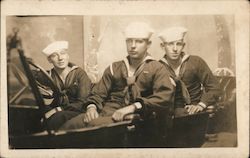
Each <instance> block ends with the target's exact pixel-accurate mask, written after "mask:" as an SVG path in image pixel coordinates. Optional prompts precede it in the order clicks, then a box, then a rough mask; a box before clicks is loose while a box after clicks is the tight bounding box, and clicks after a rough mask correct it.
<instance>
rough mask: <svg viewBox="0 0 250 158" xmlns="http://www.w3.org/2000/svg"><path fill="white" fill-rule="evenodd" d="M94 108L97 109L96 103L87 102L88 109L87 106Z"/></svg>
mask: <svg viewBox="0 0 250 158" xmlns="http://www.w3.org/2000/svg"><path fill="white" fill-rule="evenodd" d="M92 107H93V108H95V109H97V107H96V105H95V104H89V105H88V106H87V109H89V108H92Z"/></svg>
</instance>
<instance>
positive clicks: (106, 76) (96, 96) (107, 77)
mask: <svg viewBox="0 0 250 158" xmlns="http://www.w3.org/2000/svg"><path fill="white" fill-rule="evenodd" d="M112 77H113V76H112V74H111V71H110V67H108V68H107V69H106V70H105V71H104V73H103V76H102V78H101V80H100V81H99V82H98V83H96V84H95V85H94V87H93V89H92V91H91V93H90V96H89V97H88V99H87V103H86V106H87V105H89V104H95V105H96V106H97V110H98V111H100V110H101V109H102V108H103V105H102V103H103V102H104V101H105V100H106V98H107V97H108V96H109V91H110V89H111V87H112ZM85 108H86V107H85Z"/></svg>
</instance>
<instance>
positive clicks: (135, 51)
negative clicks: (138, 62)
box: [126, 38, 151, 59]
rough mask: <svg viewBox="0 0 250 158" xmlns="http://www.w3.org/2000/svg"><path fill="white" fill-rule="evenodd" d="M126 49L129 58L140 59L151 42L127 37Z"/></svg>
mask: <svg viewBox="0 0 250 158" xmlns="http://www.w3.org/2000/svg"><path fill="white" fill-rule="evenodd" d="M126 44H127V51H128V55H129V57H130V58H133V59H142V58H143V57H144V56H145V53H146V52H147V49H148V48H149V46H150V44H151V42H150V41H148V39H142V38H127V39H126Z"/></svg>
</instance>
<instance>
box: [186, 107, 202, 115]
mask: <svg viewBox="0 0 250 158" xmlns="http://www.w3.org/2000/svg"><path fill="white" fill-rule="evenodd" d="M185 109H187V112H188V114H190V115H191V114H195V113H198V112H201V111H203V110H204V108H203V107H202V106H200V105H186V106H185Z"/></svg>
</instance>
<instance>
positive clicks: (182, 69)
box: [160, 53, 191, 105]
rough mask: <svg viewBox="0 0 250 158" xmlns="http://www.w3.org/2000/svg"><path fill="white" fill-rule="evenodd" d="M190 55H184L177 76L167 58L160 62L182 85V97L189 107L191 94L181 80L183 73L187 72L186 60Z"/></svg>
mask: <svg viewBox="0 0 250 158" xmlns="http://www.w3.org/2000/svg"><path fill="white" fill-rule="evenodd" d="M189 56H190V55H187V54H184V53H183V57H182V60H181V64H180V70H179V73H178V74H175V71H174V70H173V69H172V67H171V66H170V64H169V63H168V61H167V59H166V56H164V57H163V58H162V59H160V62H162V63H164V64H166V65H167V66H168V67H169V69H170V70H171V71H170V74H171V77H172V78H173V79H174V80H175V82H179V83H180V85H181V92H182V96H183V98H184V100H185V103H186V104H187V105H189V104H191V99H190V94H189V92H188V90H187V87H186V85H185V83H184V82H183V81H182V80H181V78H182V76H183V73H184V72H185V67H186V62H185V61H186V60H187V59H188V58H189Z"/></svg>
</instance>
